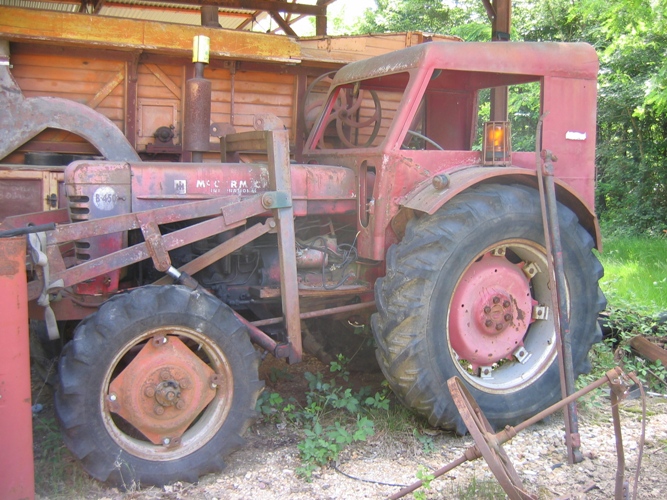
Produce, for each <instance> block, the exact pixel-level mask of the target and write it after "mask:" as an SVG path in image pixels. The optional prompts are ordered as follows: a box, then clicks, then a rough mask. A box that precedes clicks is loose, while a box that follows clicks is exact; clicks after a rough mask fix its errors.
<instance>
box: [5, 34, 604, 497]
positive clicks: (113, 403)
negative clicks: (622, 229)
mask: <svg viewBox="0 0 667 500" xmlns="http://www.w3.org/2000/svg"><path fill="white" fill-rule="evenodd" d="M597 70H598V63H597V57H596V54H595V51H594V50H593V48H591V47H590V46H588V45H585V44H558V43H509V42H508V43H449V42H434V43H426V44H422V45H418V46H414V47H410V48H407V49H404V50H401V51H397V52H393V53H390V54H386V55H382V56H378V57H374V58H371V59H367V60H364V61H360V62H355V63H352V64H349V65H347V66H345V67H343V68H342V69H340V70H339V71H338V72H337V73H336V74H335V76H334V77H333V80H332V82H331V86H330V89H329V90H328V93H326V97H325V98H324V99H323V100H321V102H314V100H313V102H311V103H310V104H312V106H306V108H307V109H315V108H316V109H319V110H320V111H319V114H317V116H312V117H306V120H307V122H308V121H309V122H310V123H312V129H311V132H310V135H309V138H308V139H307V140H306V143H305V148H304V150H303V151H298V152H293V153H294V154H293V156H294V158H295V159H296V161H295V160H291V159H290V152H289V148H288V141H287V136H286V133H285V131H283V130H281V129H280V127H279V126H278V125H277V124H276V123H274V122H273V121H272V120H270V119H269V118H267V117H265V118H264V119H263V120H262V122H263V123H264V125H265V126H264V128H265V130H258V131H257V132H249V133H244V134H229V135H226V136H222V137H221V155H222V158H221V160H222V162H221V163H187V164H186V163H157V162H141V161H116V162H111V161H88V160H85V161H78V162H75V163H72V164H71V165H69V167H68V168H67V170H66V174H65V179H66V190H67V196H68V203H69V209H68V210H69V212H68V213H69V216H68V217H67V220H64V219H63V220H61V221H58V222H71V223H68V224H58V225H57V226H56V228H55V229H54V230H51V231H47V232H46V234H45V238H42V242H41V243H40V241H39V238H33V254H34V255H37V256H38V255H40V252H41V253H43V254H45V255H46V257H47V258H46V259H42V260H41V262H40V264H39V265H40V266H41V267H39V266H37V267H36V268H35V269H36V270H35V273H33V274H34V279H33V281H31V283H29V295H30V298H31V299H34V300H38V301H39V305H37V304H36V303H35V302H34V301H33V302H32V304H31V306H32V311H33V316H34V317H35V318H40V319H42V318H44V319H46V324H47V325H50V329H51V331H52V333H53V329H54V325H55V321H54V320H59V321H62V320H70V319H77V320H78V319H81V320H82V321H81V322H80V323H79V325H78V326H77V328H76V331H75V333H74V337H73V339H72V340H71V341H70V342H68V343H67V345H65V348H64V350H63V353H62V357H61V361H60V366H59V376H60V386H59V390H58V392H57V396H56V409H57V413H58V416H59V419H60V421H61V423H62V428H63V433H64V436H65V441H66V443H67V445H68V447H69V448H70V449H71V450H72V452H73V453H74V454H75V455H76V456H77V457H78V458H79V459H80V460H81V461H82V463H83V465H84V467H85V469H86V470H87V471H88V472H89V473H90V474H92V475H93V476H94V477H96V478H98V479H100V480H103V481H104V480H109V481H112V482H115V483H123V482H125V483H126V484H127V482H128V481H132V480H134V481H137V482H140V483H141V484H142V485H143V484H164V483H165V482H169V481H173V480H176V479H185V480H196V478H197V477H198V476H199V475H200V474H203V473H207V472H210V471H214V470H218V469H220V468H221V467H222V466H223V458H224V457H225V456H226V455H227V454H228V453H230V452H231V451H233V450H234V449H236V448H237V447H239V446H240V445H241V444H242V442H243V439H242V437H241V436H242V435H243V433H244V431H245V430H246V428H247V427H248V425H249V424H250V423H251V422H252V420H253V418H254V416H255V403H256V400H257V397H258V395H259V393H260V391H261V390H262V383H261V382H260V381H259V380H258V374H257V371H258V363H259V355H258V353H257V350H256V349H255V348H254V347H253V345H252V343H251V341H252V342H254V343H255V344H257V345H259V346H261V347H262V348H263V349H265V350H267V351H269V352H270V353H272V354H274V355H276V356H278V357H284V358H287V359H288V360H289V361H290V362H297V361H299V360H300V359H301V349H302V335H301V325H302V321H303V322H304V323H303V325H304V335H303V339H304V346H305V347H306V349H308V350H311V351H313V352H315V353H316V354H318V355H320V356H321V357H326V356H332V355H335V354H337V352H339V351H340V350H341V349H342V350H343V351H344V352H347V353H352V352H354V351H356V350H357V348H358V347H359V346H358V344H357V345H354V347H353V348H351V349H350V350H345V349H346V348H349V346H350V345H351V344H350V343H351V342H353V341H356V342H357V343H363V342H365V341H366V339H365V337H364V334H366V333H369V335H370V331H371V330H372V336H373V338H374V340H375V344H376V353H377V361H378V362H379V365H380V368H381V369H382V371H383V372H384V375H385V376H386V378H387V380H388V381H389V383H390V385H391V387H392V389H393V391H394V392H395V394H396V395H397V397H398V398H399V399H400V400H401V401H402V402H403V403H404V404H405V405H406V406H408V407H410V408H413V409H414V410H415V411H417V412H419V413H420V414H422V415H424V416H425V417H426V418H427V419H428V421H429V423H430V424H432V425H434V426H438V427H441V428H445V429H452V430H455V431H457V432H459V433H463V432H465V426H464V424H463V422H462V420H461V418H460V416H459V414H458V411H457V409H456V406H455V405H454V404H453V402H452V399H451V396H450V394H449V391H448V390H447V384H446V382H447V380H448V379H449V378H450V377H452V376H458V377H460V378H461V379H462V380H463V381H464V383H465V385H466V387H467V388H468V389H469V390H470V392H471V394H472V395H473V396H474V397H475V399H476V400H477V402H478V403H479V405H480V406H481V408H482V409H483V411H484V413H485V415H486V417H487V418H488V419H489V421H490V422H491V423H492V424H493V425H494V426H496V427H501V426H503V425H506V424H516V423H518V422H520V421H522V420H525V419H526V418H528V417H530V416H532V415H534V414H536V413H537V412H539V411H540V410H542V409H544V408H546V407H547V406H549V405H551V404H552V403H554V402H555V401H556V400H558V399H559V398H560V397H561V389H560V383H559V368H558V362H557V346H556V331H555V327H554V310H555V306H554V304H553V303H552V295H551V290H550V287H551V286H552V284H551V280H550V273H549V267H548V259H547V251H546V246H545V239H544V229H543V224H542V212H541V209H540V197H539V194H538V189H537V186H538V180H537V168H540V167H538V165H540V161H541V160H540V154H539V153H540V152H541V151H542V150H547V149H548V150H550V151H552V152H553V153H554V154H556V155H557V156H558V163H557V166H556V175H555V177H556V179H555V181H556V192H557V197H558V200H559V206H558V219H559V224H560V228H561V232H562V233H561V234H562V245H563V257H564V262H565V268H564V271H565V279H566V286H567V293H566V295H567V311H568V314H569V319H570V329H571V332H572V333H571V334H572V339H573V340H572V350H573V355H572V357H573V365H574V371H575V373H576V374H580V373H584V372H587V371H588V369H589V362H588V360H587V354H588V351H589V349H590V348H591V345H592V344H593V343H595V342H598V341H599V340H600V338H601V335H600V332H599V329H598V326H597V322H596V319H597V315H598V312H599V311H600V310H602V309H603V308H604V306H605V299H604V297H603V295H602V293H601V292H600V289H599V287H598V280H599V279H600V278H601V276H602V267H601V265H600V263H599V262H598V260H597V259H596V257H595V256H594V254H593V253H592V249H593V248H594V247H596V246H598V247H599V242H600V235H599V228H598V225H597V219H596V216H595V213H594V209H593V199H594V182H595V165H594V159H595V130H596V129H595V126H596V123H595V120H596V76H597ZM320 83H321V82H320ZM317 84H318V83H317V82H316V83H315V85H317ZM496 87H509V92H510V94H509V95H510V101H512V99H514V100H517V99H518V98H520V97H521V96H522V95H524V96H525V95H532V96H534V102H535V103H537V104H536V107H539V109H535V110H533V112H534V116H532V118H531V116H528V115H527V114H526V113H524V112H523V111H521V110H520V111H517V112H515V113H513V114H512V116H511V117H510V118H511V120H510V122H511V124H510V123H508V122H496V121H494V122H487V123H482V120H481V116H482V115H483V114H484V113H485V112H487V111H486V110H488V102H487V98H486V97H487V96H488V91H489V89H492V88H496ZM539 115H543V116H544V120H543V125H542V127H541V131H540V133H539V137H541V143H539V144H537V147H534V145H535V143H536V140H535V137H536V126H537V116H539ZM531 120H532V121H531ZM510 125H512V126H513V132H514V134H515V136H514V142H515V144H521V145H522V146H524V147H523V149H524V151H523V152H521V151H514V150H513V148H512V147H511V144H512V141H511V140H510V135H511V130H510ZM258 128H262V127H258ZM266 129H273V130H266ZM522 134H523V135H522ZM206 141H208V137H207V138H206ZM525 145H527V146H525ZM230 159H233V160H235V161H233V162H230V161H229V160H230ZM239 160H241V161H239ZM51 220H52V219H51ZM27 221H31V222H33V223H38V224H39V223H45V222H48V221H49V215H48V214H42V215H41V216H19V217H16V218H13V219H12V220H11V221H9V222H7V221H6V224H5V226H6V227H7V226H8V225H12V224H13V225H15V226H20V225H23V224H25V223H26V222H27ZM39 260H40V259H39V258H37V259H35V261H36V262H38V261H39ZM373 296H374V298H373ZM375 309H376V310H377V312H374V313H373V314H372V315H370V312H373V311H374V310H375ZM323 316H329V317H330V318H333V321H332V320H331V319H329V320H328V321H326V322H325V321H322V320H319V319H318V318H321V317H323ZM362 352H364V351H363V349H362Z"/></svg>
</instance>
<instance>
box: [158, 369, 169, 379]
mask: <svg viewBox="0 0 667 500" xmlns="http://www.w3.org/2000/svg"><path fill="white" fill-rule="evenodd" d="M170 376H171V374H170V373H169V370H162V371H161V372H160V378H161V379H162V380H169V377H170Z"/></svg>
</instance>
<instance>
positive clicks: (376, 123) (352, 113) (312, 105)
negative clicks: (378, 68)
mask: <svg viewBox="0 0 667 500" xmlns="http://www.w3.org/2000/svg"><path fill="white" fill-rule="evenodd" d="M334 73H335V71H330V72H328V73H324V74H322V75H320V76H319V77H317V78H316V79H315V80H313V81H312V82H311V84H310V85H309V86H308V88H307V89H306V95H305V98H304V106H303V110H304V116H303V118H304V124H305V129H306V132H307V133H310V131H311V129H312V127H313V125H314V124H315V120H316V119H317V116H319V114H320V112H321V110H322V107H323V106H324V105H325V102H326V95H325V94H321V93H316V92H315V88H316V87H317V85H318V84H320V83H321V82H323V81H324V82H325V81H326V80H329V81H332V76H333V74H334ZM366 92H368V93H369V94H370V96H371V98H372V99H373V107H374V111H373V114H372V115H371V116H370V117H368V118H366V119H364V120H361V119H359V118H358V116H357V113H358V112H359V110H360V109H361V105H362V103H363V101H364V97H365V95H366ZM334 120H335V121H336V133H337V135H338V138H339V139H340V141H341V142H342V143H343V144H344V145H345V146H346V147H348V148H357V147H364V148H365V147H368V146H370V145H371V144H372V143H373V141H374V140H375V139H376V137H377V135H378V133H379V132H380V126H381V125H382V108H381V103H380V98H379V97H378V95H377V92H375V91H374V90H359V91H358V92H356V95H349V94H348V93H347V92H339V94H338V98H337V99H336V102H335V103H334V105H333V109H332V110H331V113H330V114H329V116H328V117H327V120H326V122H325V123H323V124H322V126H323V127H324V128H326V127H327V126H328V125H329V124H330V123H331V122H332V121H334ZM370 125H373V131H372V132H371V134H370V136H369V138H368V140H367V141H365V142H364V143H363V144H361V145H358V144H354V143H353V142H352V141H350V140H349V139H348V138H347V136H346V134H345V129H344V128H343V127H349V128H354V129H360V128H364V127H368V126H370ZM323 143H324V141H320V142H319V144H318V146H317V147H318V148H323V147H324V145H323Z"/></svg>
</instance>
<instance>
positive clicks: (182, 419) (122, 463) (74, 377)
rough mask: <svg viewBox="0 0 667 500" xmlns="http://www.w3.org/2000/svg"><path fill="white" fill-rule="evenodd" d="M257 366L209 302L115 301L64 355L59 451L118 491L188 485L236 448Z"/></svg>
mask: <svg viewBox="0 0 667 500" xmlns="http://www.w3.org/2000/svg"><path fill="white" fill-rule="evenodd" d="M258 364H259V357H258V355H257V353H256V351H255V349H254V348H253V347H252V345H251V343H250V340H249V338H248V334H247V332H246V329H245V327H244V326H243V324H242V323H241V322H240V321H239V320H238V319H237V318H236V317H235V316H234V314H233V311H232V310H231V309H230V308H229V307H228V306H226V305H225V304H223V303H222V302H220V301H219V300H217V299H216V298H214V297H212V296H210V295H208V294H205V293H201V292H198V291H192V290H190V289H188V288H185V287H182V286H174V285H169V286H164V287H158V286H147V287H143V288H139V289H136V290H134V291H132V292H130V293H127V294H123V295H118V296H116V297H114V298H112V299H111V300H109V301H107V302H106V303H105V304H104V305H102V307H100V309H99V310H98V311H97V312H96V313H95V314H94V315H92V316H89V317H88V318H86V319H85V320H83V321H82V322H81V324H80V325H79V326H78V328H77V330H76V332H75V336H74V339H73V340H72V341H71V342H70V343H68V344H67V345H66V346H65V349H64V350H63V355H62V357H61V361H60V366H59V374H60V387H59V389H58V392H57V393H56V399H55V404H56V412H57V415H58V418H59V420H60V423H61V427H62V430H63V435H64V440H65V444H66V445H67V447H68V448H69V449H70V450H71V451H72V453H73V454H74V455H75V456H76V457H77V458H78V459H79V460H81V463H82V465H83V467H84V469H85V470H86V471H87V472H88V473H89V474H90V475H92V476H93V477H95V478H96V479H98V480H100V481H109V482H110V483H113V484H115V485H118V486H120V487H124V488H130V487H135V486H145V485H163V484H166V483H169V482H173V481H176V480H185V481H188V482H195V481H196V480H197V478H198V477H199V476H200V475H202V474H206V473H209V472H216V471H219V470H221V469H222V468H223V467H224V461H223V458H224V457H225V456H227V455H228V454H230V453H231V452H232V451H234V450H236V449H237V448H239V447H240V446H241V445H242V444H243V438H242V437H241V436H242V435H243V433H244V432H245V430H246V429H247V427H248V426H249V425H250V423H251V422H252V421H253V419H254V418H255V416H256V414H255V403H256V401H257V397H258V395H259V393H260V391H261V388H262V383H260V382H259V380H258V378H257V369H258Z"/></svg>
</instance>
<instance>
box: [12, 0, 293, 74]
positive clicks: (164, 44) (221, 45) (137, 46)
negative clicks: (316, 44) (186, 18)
mask: <svg viewBox="0 0 667 500" xmlns="http://www.w3.org/2000/svg"><path fill="white" fill-rule="evenodd" d="M2 14H3V15H1V16H0V38H4V39H7V40H10V41H13V42H17V41H19V42H20V41H42V42H48V43H52V44H60V45H77V46H87V47H91V46H93V47H98V48H108V49H118V50H131V51H138V50H140V51H148V52H153V53H163V54H171V55H174V54H178V55H184V56H189V55H191V54H192V39H193V38H194V36H195V35H206V36H208V37H209V38H210V39H211V52H210V53H211V56H212V57H214V58H215V57H222V58H228V59H238V60H262V61H276V62H291V63H298V62H300V59H301V47H300V46H299V44H298V43H297V42H296V41H295V40H292V39H291V38H288V37H285V36H275V35H268V34H265V33H256V32H251V31H234V30H222V29H215V28H206V27H203V26H186V25H182V24H170V23H159V22H154V21H144V20H137V19H119V18H113V17H105V16H93V15H88V14H69V13H64V12H53V11H44V10H33V9H21V8H16V7H3V8H2Z"/></svg>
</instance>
